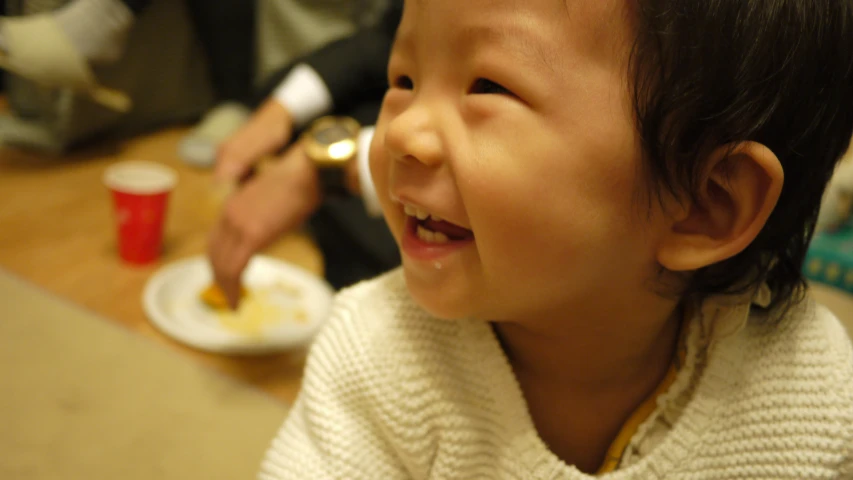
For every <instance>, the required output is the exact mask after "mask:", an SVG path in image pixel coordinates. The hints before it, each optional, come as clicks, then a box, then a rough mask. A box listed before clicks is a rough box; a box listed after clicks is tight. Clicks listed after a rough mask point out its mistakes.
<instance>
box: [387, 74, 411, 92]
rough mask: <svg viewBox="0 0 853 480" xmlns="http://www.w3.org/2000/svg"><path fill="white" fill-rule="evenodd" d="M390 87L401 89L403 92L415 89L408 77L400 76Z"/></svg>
mask: <svg viewBox="0 0 853 480" xmlns="http://www.w3.org/2000/svg"><path fill="white" fill-rule="evenodd" d="M392 86H393V87H395V88H402V89H403V90H411V89H413V88H415V82H413V81H412V79H411V77H409V76H408V75H400V76H398V77H396V78H395V79H394V82H393V84H392Z"/></svg>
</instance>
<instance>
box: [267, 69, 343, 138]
mask: <svg viewBox="0 0 853 480" xmlns="http://www.w3.org/2000/svg"><path fill="white" fill-rule="evenodd" d="M273 97H274V98H275V99H276V100H277V101H278V102H279V103H280V104H281V105H282V106H283V107H284V108H286V109H287V111H288V112H290V115H291V117H292V118H293V126H294V127H295V128H302V127H304V126H306V125H308V123H310V122H311V121H312V120H314V119H316V118H317V117H319V116H321V115H323V114H324V113H326V112H329V111H331V110H332V94H331V93H329V89H328V88H327V87H326V83H325V82H324V81H323V78H322V77H320V75H319V74H318V73H317V72H316V71H315V70H314V69H313V68H311V67H309V66H308V65H306V64H304V63H300V64H299V65H296V66H295V67H293V70H291V71H290V73H288V74H287V76H286V77H285V78H284V80H282V81H281V83H280V84H278V87H276V89H275V91H274V92H273Z"/></svg>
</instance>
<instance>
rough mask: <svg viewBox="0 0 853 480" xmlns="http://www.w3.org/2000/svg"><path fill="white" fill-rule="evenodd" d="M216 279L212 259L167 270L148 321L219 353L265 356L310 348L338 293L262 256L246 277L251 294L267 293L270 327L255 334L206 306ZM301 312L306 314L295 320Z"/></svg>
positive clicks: (153, 284) (159, 277)
mask: <svg viewBox="0 0 853 480" xmlns="http://www.w3.org/2000/svg"><path fill="white" fill-rule="evenodd" d="M212 278H213V275H212V272H211V269H210V264H209V263H208V260H207V258H206V257H194V258H191V259H188V260H184V261H181V262H178V263H174V264H171V265H167V266H166V267H163V268H162V269H161V270H159V271H158V272H157V273H155V274H154V275H153V276H152V277H151V279H150V280H148V284H147V285H146V286H145V292H144V293H143V306H144V308H145V313H146V314H147V315H148V318H149V319H150V320H151V322H152V323H153V324H154V326H156V327H157V328H158V329H159V330H160V331H162V332H163V333H165V334H166V335H168V336H170V337H172V338H174V339H175V340H177V341H179V342H182V343H185V344H187V345H190V346H192V347H195V348H198V349H200V350H206V351H210V352H217V353H234V354H265V353H272V352H279V351H282V350H287V349H292V348H298V347H303V346H306V345H307V344H309V343H310V342H311V340H312V339H313V337H314V335H316V334H317V331H318V330H319V329H320V327H321V326H322V324H323V323H324V322H325V320H326V318H327V317H328V315H329V309H330V307H331V303H332V295H333V291H332V288H331V287H330V286H329V284H327V283H326V282H325V281H324V280H323V279H321V278H319V277H317V276H315V275H313V274H311V273H309V272H307V271H305V270H302V269H301V268H298V267H295V266H293V265H291V264H289V263H286V262H282V261H279V260H275V259H273V258H270V257H263V256H256V257H254V258H253V259H252V260H251V261H250V262H249V266H248V267H247V268H246V271H245V272H244V274H243V282H244V285H245V287H246V288H247V289H248V290H249V291H250V292H263V293H264V299H265V300H264V302H265V304H268V305H269V306H270V308H267V309H266V312H265V314H266V315H267V316H269V315H273V318H268V319H265V321H269V324H267V325H265V326H264V327H263V328H261V329H260V330H259V331H258V332H256V333H253V334H248V333H243V332H240V331H237V330H234V329H231V328H228V327H226V326H225V325H224V324H223V323H222V320H221V314H219V313H217V312H215V311H213V310H212V309H210V308H209V307H207V306H206V305H204V304H203V303H202V302H201V300H200V299H199V292H201V290H202V289H204V288H205V287H207V286H208V285H210V283H211V281H212ZM295 311H300V312H304V315H302V314H300V315H298V316H299V317H300V318H299V320H295V319H294V318H295V317H294V313H293V312H295Z"/></svg>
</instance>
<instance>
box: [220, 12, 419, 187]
mask: <svg viewBox="0 0 853 480" xmlns="http://www.w3.org/2000/svg"><path fill="white" fill-rule="evenodd" d="M401 13H402V2H400V1H399V0H393V1H392V5H391V6H390V7H389V8H388V10H386V12H385V15H384V16H383V18H382V21H381V22H380V23H379V24H378V25H376V26H374V27H371V28H366V29H363V30H361V31H359V32H356V33H355V34H353V35H352V36H350V37H347V38H344V39H341V40H338V41H335V42H332V43H330V44H328V45H326V46H324V47H322V48H320V49H318V50H316V51H314V52H312V53H311V54H308V55H306V56H304V57H303V58H301V59H298V60H297V61H295V62H293V63H292V64H291V65H289V66H288V67H286V68H284V69H282V70H281V71H279V72H278V73H276V74H274V75H272V77H271V78H270V80H269V81H268V82H266V85H265V86H264V87H263V88H261V89H260V93H261V95H262V97H261V98H262V100H260V101H258V104H260V106H259V107H258V108H257V109H256V112H255V113H254V114H253V115H252V118H251V119H250V120H249V121H248V122H247V123H246V125H244V126H243V127H242V128H240V130H238V131H237V132H236V133H235V134H234V135H233V136H232V137H231V138H229V139H228V140H227V141H226V142H224V143H223V145H222V146H221V147H220V149H219V152H218V154H217V159H216V176H217V177H218V178H219V179H220V180H224V181H236V180H238V179H239V178H242V177H243V176H244V175H245V174H246V173H247V172H248V171H249V170H250V169H251V168H252V166H253V165H254V164H255V163H256V162H257V161H258V160H260V158H262V157H263V156H265V155H270V154H273V153H275V152H276V151H278V150H280V149H281V148H283V147H284V146H286V145H287V144H288V143H290V141H291V140H292V139H293V134H294V132H295V131H296V130H299V129H300V128H302V127H304V126H306V125H307V124H308V123H309V122H310V121H311V120H314V119H315V118H317V117H319V116H321V115H323V114H325V113H337V114H340V113H345V112H348V111H350V110H352V109H354V108H358V107H359V106H360V105H362V104H364V103H365V102H368V103H369V102H372V101H375V100H377V99H381V98H382V96H383V95H384V93H385V91H386V90H387V79H386V70H387V64H388V57H389V55H390V52H391V46H392V44H393V41H394V35H395V33H396V29H397V24H398V23H399V21H400V15H401Z"/></svg>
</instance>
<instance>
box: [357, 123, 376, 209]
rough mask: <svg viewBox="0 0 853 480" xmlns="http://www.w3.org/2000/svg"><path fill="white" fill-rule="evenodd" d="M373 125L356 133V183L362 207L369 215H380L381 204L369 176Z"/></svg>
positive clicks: (371, 178) (374, 129)
mask: <svg viewBox="0 0 853 480" xmlns="http://www.w3.org/2000/svg"><path fill="white" fill-rule="evenodd" d="M374 131H376V128H375V127H363V128H362V129H361V131H359V133H358V157H356V161H357V162H358V183H359V186H360V187H361V198H362V200H363V201H364V209H365V210H367V214H368V215H370V216H371V217H381V216H382V206H381V205H379V195H377V194H376V186H375V185H373V177H371V176H370V142H371V141H372V140H373V132H374Z"/></svg>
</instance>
